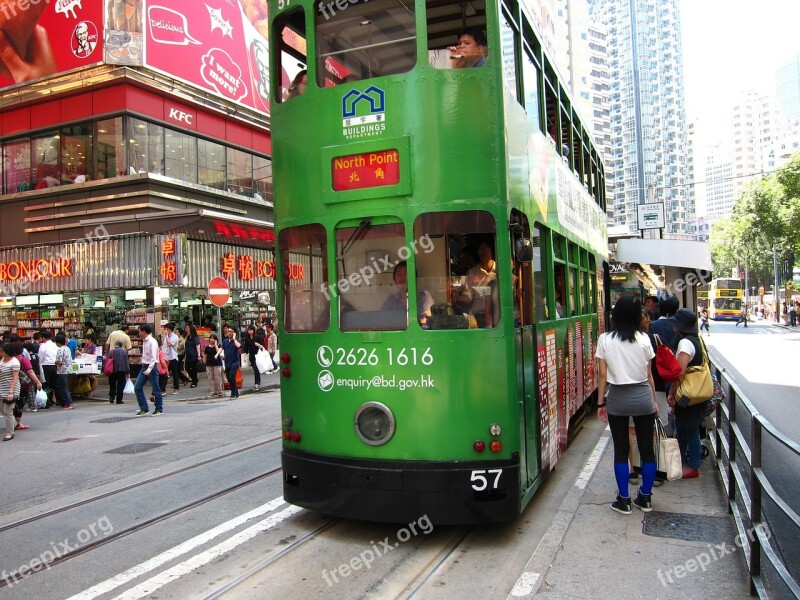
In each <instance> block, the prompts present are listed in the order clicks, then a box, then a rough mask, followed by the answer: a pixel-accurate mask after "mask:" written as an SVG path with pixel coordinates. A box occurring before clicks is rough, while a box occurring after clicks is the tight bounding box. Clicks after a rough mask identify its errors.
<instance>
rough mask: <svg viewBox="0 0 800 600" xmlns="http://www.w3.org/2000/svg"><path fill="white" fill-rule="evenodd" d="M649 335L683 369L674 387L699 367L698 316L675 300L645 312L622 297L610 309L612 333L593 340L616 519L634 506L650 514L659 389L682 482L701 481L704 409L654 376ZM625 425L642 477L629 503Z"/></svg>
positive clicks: (633, 299)
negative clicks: (608, 436)
mask: <svg viewBox="0 0 800 600" xmlns="http://www.w3.org/2000/svg"><path fill="white" fill-rule="evenodd" d="M651 319H653V320H651ZM648 329H649V331H647V330H648ZM655 336H658V337H659V338H660V341H661V342H663V343H665V344H667V345H668V346H669V347H670V348H672V350H673V352H674V353H675V356H676V358H677V361H678V364H679V365H680V367H681V372H680V376H679V378H678V382H680V380H681V378H682V377H683V376H684V374H685V373H686V371H687V369H688V368H689V367H692V366H695V365H700V364H702V361H703V351H702V348H701V345H700V339H699V332H698V328H697V314H696V313H695V312H694V311H693V310H690V309H687V308H679V302H678V299H677V298H676V297H674V296H671V297H667V298H663V299H662V300H660V301H659V302H658V308H657V310H656V309H655V307H653V306H651V307H650V308H649V309H647V308H644V307H643V306H642V304H641V302H640V301H639V299H638V298H636V297H634V296H623V297H621V298H620V299H618V300H617V302H616V304H615V305H614V308H613V310H612V313H611V328H610V330H609V331H608V332H607V333H604V334H602V335H601V336H600V338H599V339H598V341H597V352H596V354H595V356H596V358H597V362H598V368H599V380H598V398H599V403H598V416H599V417H600V418H601V419H602V420H604V421H607V422H608V425H609V428H610V429H611V437H612V440H613V443H614V478H615V480H616V484H617V498H616V500H615V501H614V502H612V503H611V509H612V510H614V511H616V512H618V513H621V514H630V513H631V508H632V506H636V507H637V508H639V509H640V510H642V511H644V512H650V511H651V510H652V494H653V486H654V484H655V483H656V456H655V447H654V425H655V420H656V419H657V418H659V409H658V398H657V391H659V390H660V391H664V392H666V396H667V404H668V405H669V407H670V408H669V410H670V413H671V415H670V417H671V418H672V419H673V420H674V430H675V435H676V437H677V438H678V443H679V446H680V451H681V458H682V461H683V463H684V464H683V473H682V478H683V479H691V478H695V477H698V476H699V468H700V458H701V447H700V424H701V421H702V418H703V405H702V404H696V405H694V406H681V403H680V402H678V401H677V399H676V398H675V390H676V389H677V386H678V382H676V383H673V384H672V385H669V384H666V383H664V382H663V381H662V380H661V379H660V377H658V373H657V370H656V369H655V365H654V361H653V359H654V357H655V350H656V346H657V341H656V339H655ZM631 420H632V421H633V426H634V428H635V432H636V444H637V447H638V450H639V455H640V457H641V479H642V481H641V486H639V487H638V490H637V496H636V498H635V499H634V500H631V495H630V492H629V484H630V483H631V482H633V481H638V477H637V476H635V475H634V474H632V473H631V471H630V467H629V462H628V460H629V453H630V438H629V435H628V429H629V426H630V421H631Z"/></svg>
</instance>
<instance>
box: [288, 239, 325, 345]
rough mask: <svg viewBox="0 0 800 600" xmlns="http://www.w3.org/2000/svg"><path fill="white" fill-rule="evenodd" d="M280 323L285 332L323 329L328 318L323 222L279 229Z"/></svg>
mask: <svg viewBox="0 0 800 600" xmlns="http://www.w3.org/2000/svg"><path fill="white" fill-rule="evenodd" d="M278 244H279V247H280V249H281V252H282V253H283V272H284V278H283V326H284V328H285V329H286V331H325V330H326V329H328V326H329V325H330V321H331V313H330V289H329V286H328V251H327V248H328V242H327V234H326V233H325V228H324V227H323V226H322V225H316V224H313V225H301V226H299V227H290V228H288V229H284V230H283V231H281V233H280V235H279V236H278Z"/></svg>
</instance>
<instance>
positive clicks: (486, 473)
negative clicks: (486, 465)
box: [469, 469, 503, 492]
mask: <svg viewBox="0 0 800 600" xmlns="http://www.w3.org/2000/svg"><path fill="white" fill-rule="evenodd" d="M502 472H503V469H483V470H481V471H473V472H472V475H470V478H469V480H470V481H471V482H472V489H473V490H475V491H476V492H482V491H484V490H486V489H489V488H491V489H493V490H496V489H497V486H498V485H499V484H500V474H501V473H502Z"/></svg>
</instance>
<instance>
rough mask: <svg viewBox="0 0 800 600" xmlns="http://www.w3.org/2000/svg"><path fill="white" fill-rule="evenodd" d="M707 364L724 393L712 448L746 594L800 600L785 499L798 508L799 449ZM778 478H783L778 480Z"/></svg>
mask: <svg viewBox="0 0 800 600" xmlns="http://www.w3.org/2000/svg"><path fill="white" fill-rule="evenodd" d="M709 360H710V359H709ZM710 362H711V368H712V373H716V376H717V379H718V380H719V382H720V384H721V385H722V388H723V390H724V391H725V392H726V398H725V400H724V401H723V402H720V404H719V406H718V407H717V410H716V415H715V417H714V420H715V425H716V428H715V433H714V435H713V436H712V445H713V447H714V456H715V457H716V465H717V469H718V470H719V473H720V476H721V478H722V482H723V484H724V486H725V490H726V492H727V494H728V510H729V512H730V513H731V514H732V515H733V517H734V520H735V521H736V529H737V531H738V535H737V538H736V539H737V545H739V542H741V547H742V550H743V551H744V556H745V560H746V561H747V569H748V573H749V581H750V594H751V595H758V596H759V597H760V598H791V597H794V598H800V585H798V578H800V544H798V543H797V540H798V537H800V515H798V512H797V509H796V508H793V507H792V506H790V505H789V504H788V503H787V502H786V499H785V498H786V497H791V498H792V500H793V502H795V503H796V504H800V493H792V492H791V486H793V485H794V486H798V489H800V485H798V477H797V474H798V472H800V445H798V444H796V443H794V442H793V441H791V440H789V439H787V437H786V436H785V435H783V434H781V433H780V432H779V431H778V430H777V429H776V428H775V426H774V425H773V424H772V423H770V422H769V421H768V420H767V419H766V418H764V417H763V416H762V415H761V414H760V413H759V412H758V411H757V410H756V408H755V407H754V406H753V405H752V404H751V403H750V401H749V400H748V399H747V397H746V396H745V395H744V394H743V393H742V390H741V389H740V388H739V386H738V385H736V383H734V382H733V381H731V380H730V378H729V377H728V376H727V374H726V373H725V371H724V369H722V370H721V369H720V368H719V367H717V365H715V364H714V362H713V361H711V360H710ZM781 472H782V473H783V477H776V474H777V473H781ZM767 473H770V477H768V476H767ZM787 487H788V488H789V489H788V490H782V489H781V488H787Z"/></svg>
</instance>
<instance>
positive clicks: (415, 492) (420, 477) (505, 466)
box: [281, 449, 520, 525]
mask: <svg viewBox="0 0 800 600" xmlns="http://www.w3.org/2000/svg"><path fill="white" fill-rule="evenodd" d="M281 459H282V465H283V496H284V499H285V500H286V501H287V502H289V503H291V504H295V505H297V506H302V507H303V508H307V509H310V510H314V511H318V512H321V513H324V514H328V515H333V516H337V517H343V518H349V519H363V520H367V521H379V522H385V523H408V522H410V521H412V520H415V519H418V518H419V517H421V516H423V515H427V517H428V519H429V520H430V521H431V522H432V523H435V524H438V525H463V524H468V523H497V522H503V521H510V520H511V519H514V518H516V517H517V516H518V515H519V512H520V487H519V459H518V458H517V457H514V458H511V459H508V460H482V461H466V462H455V461H453V462H442V461H437V462H423V461H385V460H365V459H343V458H338V457H332V456H327V455H318V454H313V453H309V452H302V451H298V450H294V449H284V450H283V453H282V455H281Z"/></svg>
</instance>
